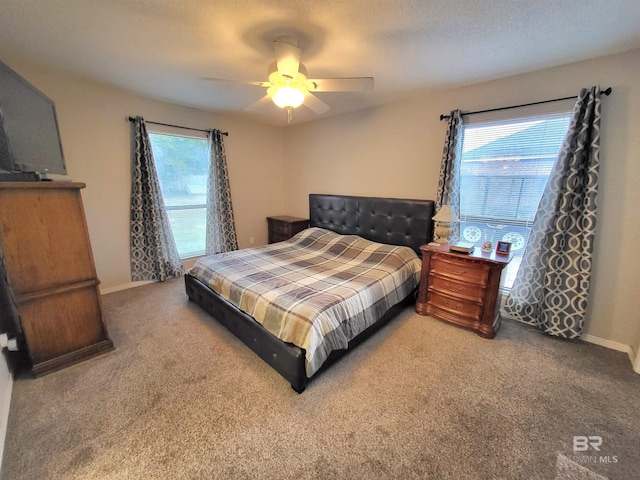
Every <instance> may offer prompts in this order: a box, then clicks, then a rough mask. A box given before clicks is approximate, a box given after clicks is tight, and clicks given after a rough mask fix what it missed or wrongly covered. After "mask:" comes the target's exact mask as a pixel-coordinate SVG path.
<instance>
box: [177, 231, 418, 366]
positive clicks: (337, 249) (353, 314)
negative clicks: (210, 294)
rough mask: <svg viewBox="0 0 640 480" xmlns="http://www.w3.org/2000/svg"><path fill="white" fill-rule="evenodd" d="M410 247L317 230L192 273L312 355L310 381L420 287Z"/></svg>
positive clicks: (207, 260)
mask: <svg viewBox="0 0 640 480" xmlns="http://www.w3.org/2000/svg"><path fill="white" fill-rule="evenodd" d="M420 266H421V265H420V260H419V259H418V256H417V255H416V254H415V252H414V251H413V250H412V249H411V248H409V247H397V246H392V245H383V244H380V243H374V242H370V241H368V240H365V239H363V238H361V237H358V236H355V235H338V234H336V233H334V232H330V231H328V230H323V229H320V228H310V229H307V230H304V231H303V232H300V233H299V234H298V235H296V236H295V237H293V238H292V239H290V240H288V241H285V242H280V243H275V244H271V245H268V246H264V247H258V248H249V249H244V250H237V251H234V252H228V253H220V254H217V255H212V256H208V257H204V258H202V259H200V260H198V262H197V263H196V264H195V266H194V267H193V269H191V271H190V272H189V273H190V274H191V275H192V276H194V277H195V278H197V279H198V280H200V281H201V282H203V283H205V284H206V285H208V286H209V287H210V288H211V289H212V290H213V291H215V292H216V293H218V294H219V295H220V296H221V297H223V298H225V299H226V300H228V301H229V302H231V303H233V304H234V305H236V306H237V307H238V308H239V309H240V310H242V311H244V312H246V313H248V314H249V315H251V316H252V317H253V318H255V319H256V320H257V321H258V322H259V323H260V324H262V325H263V326H264V328H266V329H267V330H268V331H269V332H271V333H272V334H273V335H275V336H276V337H278V338H279V339H281V340H283V341H285V342H290V343H293V344H295V345H297V346H298V347H300V348H303V349H305V351H306V372H307V376H308V377H311V376H312V375H313V374H314V373H315V372H316V371H317V370H318V368H320V366H321V365H322V364H323V362H324V361H325V360H326V358H327V356H328V355H329V353H331V351H332V350H338V349H344V348H347V343H348V342H349V341H350V340H351V339H353V338H354V337H355V336H356V335H358V334H359V333H360V332H362V331H363V330H365V329H366V328H367V327H369V326H370V325H372V324H373V323H375V321H376V320H378V319H379V318H380V317H381V316H382V315H383V314H384V313H385V312H386V311H387V310H388V309H389V308H390V307H392V306H393V305H395V304H396V303H398V302H400V301H401V300H402V299H404V298H405V297H406V296H407V295H408V294H409V293H411V291H412V290H413V289H414V288H415V287H416V286H417V285H418V281H419V279H420Z"/></svg>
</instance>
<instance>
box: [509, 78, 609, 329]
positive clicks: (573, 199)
mask: <svg viewBox="0 0 640 480" xmlns="http://www.w3.org/2000/svg"><path fill="white" fill-rule="evenodd" d="M599 163H600V88H599V87H592V88H591V89H586V88H585V89H582V90H581V92H580V94H579V95H578V100H577V102H576V104H575V107H574V109H573V114H572V118H571V122H570V124H569V129H568V131H567V135H566V137H565V139H564V143H563V145H562V148H561V150H560V153H559V154H558V158H557V159H556V162H555V165H554V168H553V170H552V172H551V174H550V176H549V180H548V182H547V185H546V187H545V190H544V193H543V195H542V199H541V200H540V205H539V207H538V211H537V213H536V216H535V219H534V222H533V225H532V228H531V235H530V237H529V242H528V245H527V247H526V250H525V253H524V256H523V258H522V263H521V265H520V269H519V271H518V274H517V276H516V279H515V281H514V284H513V288H512V290H511V292H510V294H509V296H508V297H507V300H506V303H505V310H506V313H508V314H509V315H511V316H513V317H515V318H516V319H518V320H521V321H523V322H526V323H530V324H532V325H535V326H537V327H538V328H539V329H541V330H542V331H544V332H546V333H548V334H550V335H555V336H559V337H564V338H578V337H579V336H580V334H581V332H582V328H583V324H584V317H585V312H586V309H587V300H588V293H589V283H590V278H591V267H592V253H593V243H594V236H595V226H596V211H597V203H596V199H597V193H598V169H599Z"/></svg>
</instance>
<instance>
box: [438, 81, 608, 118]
mask: <svg viewBox="0 0 640 480" xmlns="http://www.w3.org/2000/svg"><path fill="white" fill-rule="evenodd" d="M611 92H612V90H611V87H609V88H607V89H606V90H602V92H601V93H602V94H603V95H606V96H609V95H610V94H611ZM572 98H578V96H577V95H574V96H572V97H563V98H554V99H553V100H543V101H541V102H532V103H523V104H522V105H511V106H510V107H500V108H490V109H488V110H478V111H477V112H463V113H462V115H475V114H476V113H488V112H498V111H500V110H510V109H512V108H520V107H530V106H531V105H541V104H543V103H552V102H561V101H562V100H571V99H572ZM449 116H450V115H440V121H442V120H446V119H448V118H449Z"/></svg>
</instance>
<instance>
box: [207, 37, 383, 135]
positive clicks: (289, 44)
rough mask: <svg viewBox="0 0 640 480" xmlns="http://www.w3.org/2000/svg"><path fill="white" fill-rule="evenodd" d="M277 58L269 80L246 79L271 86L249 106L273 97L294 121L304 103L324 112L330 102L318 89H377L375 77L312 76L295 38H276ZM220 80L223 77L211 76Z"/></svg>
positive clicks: (267, 100) (333, 90)
mask: <svg viewBox="0 0 640 480" xmlns="http://www.w3.org/2000/svg"><path fill="white" fill-rule="evenodd" d="M273 47H274V51H275V58H276V61H275V62H273V63H271V64H270V65H269V68H268V70H267V75H268V77H267V78H268V81H266V82H244V83H247V84H249V85H257V86H260V87H264V88H266V89H267V94H266V95H265V96H264V97H262V98H261V99H260V100H258V101H257V102H255V103H254V104H253V105H250V106H249V107H247V108H246V109H245V110H249V111H250V110H256V109H258V108H260V107H262V106H263V105H265V104H266V103H268V102H269V101H270V100H271V101H273V103H275V104H276V105H277V106H278V107H280V108H282V109H285V110H287V118H288V122H289V123H291V117H292V111H293V109H294V108H298V107H299V106H300V105H302V104H304V105H305V106H307V107H308V108H310V109H311V110H313V111H314V112H315V113H316V114H318V115H322V114H323V113H325V112H326V111H327V110H329V105H327V104H326V103H324V102H323V101H322V100H320V99H319V98H318V97H317V96H315V95H314V94H313V93H314V92H360V91H367V90H372V89H373V77H349V78H312V79H310V78H308V73H307V68H306V67H305V66H304V64H302V63H300V56H301V53H302V51H301V49H300V47H298V42H297V41H296V39H295V38H293V37H290V36H287V37H279V38H277V39H276V40H275V41H274V42H273ZM210 80H219V79H213V78H212V79H210Z"/></svg>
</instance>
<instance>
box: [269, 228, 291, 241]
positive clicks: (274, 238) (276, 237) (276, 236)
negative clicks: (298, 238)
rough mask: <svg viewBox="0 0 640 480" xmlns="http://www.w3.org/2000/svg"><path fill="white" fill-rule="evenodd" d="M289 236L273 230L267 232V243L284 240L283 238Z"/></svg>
mask: <svg viewBox="0 0 640 480" xmlns="http://www.w3.org/2000/svg"><path fill="white" fill-rule="evenodd" d="M290 238H291V237H290V236H289V235H287V234H286V233H277V232H274V231H270V232H269V243H276V242H284V241H285V240H289V239H290Z"/></svg>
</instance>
